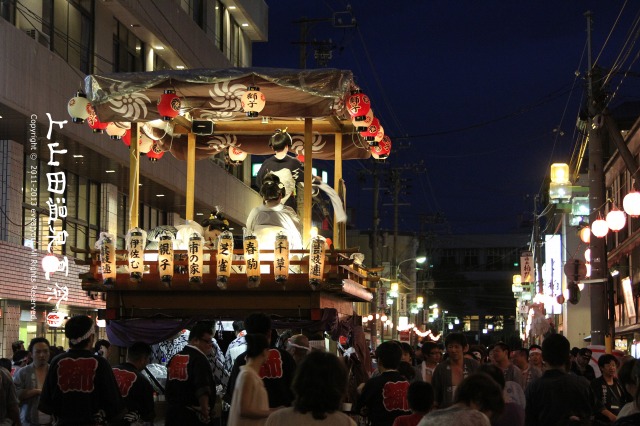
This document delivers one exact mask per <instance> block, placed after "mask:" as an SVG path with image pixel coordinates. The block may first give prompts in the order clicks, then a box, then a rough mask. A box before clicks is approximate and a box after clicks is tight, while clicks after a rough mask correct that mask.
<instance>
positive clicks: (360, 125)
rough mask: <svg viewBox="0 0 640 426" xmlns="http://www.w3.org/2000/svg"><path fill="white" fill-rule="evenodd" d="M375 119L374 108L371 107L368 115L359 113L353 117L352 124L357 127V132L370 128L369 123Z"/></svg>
mask: <svg viewBox="0 0 640 426" xmlns="http://www.w3.org/2000/svg"><path fill="white" fill-rule="evenodd" d="M372 120H373V110H372V109H370V110H369V112H367V114H366V115H359V116H357V117H353V118H352V119H351V124H353V127H355V128H356V132H364V131H365V130H367V129H368V128H369V124H371V121H372Z"/></svg>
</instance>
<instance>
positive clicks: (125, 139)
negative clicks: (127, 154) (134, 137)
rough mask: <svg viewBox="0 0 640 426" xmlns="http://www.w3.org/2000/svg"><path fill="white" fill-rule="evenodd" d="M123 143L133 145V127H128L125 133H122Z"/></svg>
mask: <svg viewBox="0 0 640 426" xmlns="http://www.w3.org/2000/svg"><path fill="white" fill-rule="evenodd" d="M122 143H123V144H125V145H126V146H131V129H128V130H127V131H126V132H125V134H124V135H122Z"/></svg>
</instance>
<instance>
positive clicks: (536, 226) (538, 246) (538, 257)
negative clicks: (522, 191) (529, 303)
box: [533, 195, 544, 294]
mask: <svg viewBox="0 0 640 426" xmlns="http://www.w3.org/2000/svg"><path fill="white" fill-rule="evenodd" d="M538 201H539V196H538V195H536V196H535V198H534V201H533V214H534V218H533V239H534V244H535V251H534V252H535V262H536V278H537V279H538V289H537V291H538V293H540V294H544V277H543V276H542V237H541V236H540V217H538Z"/></svg>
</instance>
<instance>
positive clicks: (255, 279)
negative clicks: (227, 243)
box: [244, 234, 260, 288]
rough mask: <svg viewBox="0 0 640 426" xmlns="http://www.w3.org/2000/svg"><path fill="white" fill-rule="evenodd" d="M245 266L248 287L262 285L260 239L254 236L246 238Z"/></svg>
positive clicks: (249, 235)
mask: <svg viewBox="0 0 640 426" xmlns="http://www.w3.org/2000/svg"><path fill="white" fill-rule="evenodd" d="M244 264H245V267H246V268H247V280H248V281H247V287H249V288H254V287H258V286H259V285H260V254H259V248H258V239H257V238H256V236H255V235H253V234H248V235H246V236H245V237H244Z"/></svg>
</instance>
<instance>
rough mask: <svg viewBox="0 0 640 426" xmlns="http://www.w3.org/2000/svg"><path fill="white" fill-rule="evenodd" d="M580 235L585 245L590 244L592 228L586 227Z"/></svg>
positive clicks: (581, 230)
mask: <svg viewBox="0 0 640 426" xmlns="http://www.w3.org/2000/svg"><path fill="white" fill-rule="evenodd" d="M578 234H579V235H580V240H581V241H582V242H583V243H585V244H589V241H591V228H589V227H588V226H585V227H584V228H582V229H580V231H579V233H578Z"/></svg>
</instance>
